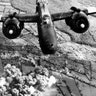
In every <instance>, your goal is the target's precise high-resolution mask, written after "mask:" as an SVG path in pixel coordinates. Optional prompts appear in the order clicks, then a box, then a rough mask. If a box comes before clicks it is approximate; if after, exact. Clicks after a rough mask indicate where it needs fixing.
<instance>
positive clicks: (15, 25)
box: [2, 17, 24, 39]
mask: <svg viewBox="0 0 96 96" xmlns="http://www.w3.org/2000/svg"><path fill="white" fill-rule="evenodd" d="M23 27H24V23H21V22H19V20H18V19H17V18H15V17H13V18H7V19H6V20H5V21H4V22H3V27H2V31H3V34H4V35H5V36H6V37H7V38H8V39H15V38H17V37H18V36H19V35H20V34H21V30H22V29H23Z"/></svg>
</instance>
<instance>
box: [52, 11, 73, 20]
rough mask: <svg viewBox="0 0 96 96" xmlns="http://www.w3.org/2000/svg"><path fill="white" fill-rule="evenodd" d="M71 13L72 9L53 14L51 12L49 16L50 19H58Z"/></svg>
mask: <svg viewBox="0 0 96 96" xmlns="http://www.w3.org/2000/svg"><path fill="white" fill-rule="evenodd" d="M72 14H73V11H68V12H62V13H54V14H51V18H52V21H58V20H63V19H66V18H67V17H70V16H72Z"/></svg>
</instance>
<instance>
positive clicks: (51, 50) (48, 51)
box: [41, 42, 57, 54]
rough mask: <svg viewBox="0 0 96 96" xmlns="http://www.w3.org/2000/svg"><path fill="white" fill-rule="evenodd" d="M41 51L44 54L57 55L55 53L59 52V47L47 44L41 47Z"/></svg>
mask: <svg viewBox="0 0 96 96" xmlns="http://www.w3.org/2000/svg"><path fill="white" fill-rule="evenodd" d="M41 49H42V52H43V53H44V54H55V52H56V50H57V45H56V44H52V43H48V42H46V43H45V44H44V45H43V46H42V47H41Z"/></svg>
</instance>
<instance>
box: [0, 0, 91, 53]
mask: <svg viewBox="0 0 96 96" xmlns="http://www.w3.org/2000/svg"><path fill="white" fill-rule="evenodd" d="M90 14H91V13H88V11H87V10H80V9H78V8H75V7H71V9H70V11H68V12H62V13H56V14H50V13H49V10H48V2H47V1H46V0H37V1H36V13H35V14H34V15H28V14H17V13H13V14H7V15H6V16H2V18H1V22H3V26H2V31H3V34H4V35H5V36H6V37H7V38H9V39H14V38H16V37H18V36H19V35H20V33H21V31H22V29H23V28H24V23H37V29H38V36H39V44H40V47H41V50H42V52H43V53H44V54H54V53H55V52H56V50H57V38H56V32H55V30H54V25H53V22H54V21H57V20H63V19H65V22H66V24H67V25H68V26H70V28H71V29H72V30H73V31H75V32H77V33H84V32H85V31H87V30H88V28H89V21H88V19H87V15H90Z"/></svg>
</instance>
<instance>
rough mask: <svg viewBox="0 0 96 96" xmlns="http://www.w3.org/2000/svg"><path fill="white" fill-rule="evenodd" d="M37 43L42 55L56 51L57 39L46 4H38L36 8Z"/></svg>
mask: <svg viewBox="0 0 96 96" xmlns="http://www.w3.org/2000/svg"><path fill="white" fill-rule="evenodd" d="M37 13H38V15H39V20H38V22H37V26H38V34H39V43H40V47H41V49H42V52H43V53H44V54H54V53H55V52H56V49H57V38H56V32H55V30H54V25H53V22H52V20H51V16H50V13H49V11H48V8H47V4H46V3H45V4H42V3H40V2H39V4H38V6H37Z"/></svg>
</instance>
